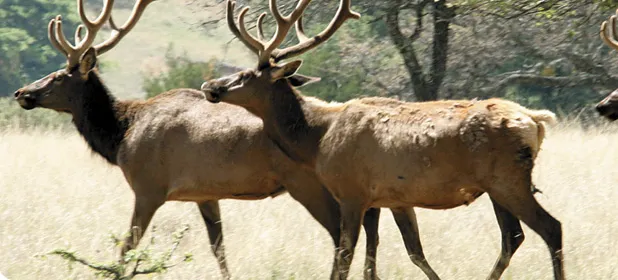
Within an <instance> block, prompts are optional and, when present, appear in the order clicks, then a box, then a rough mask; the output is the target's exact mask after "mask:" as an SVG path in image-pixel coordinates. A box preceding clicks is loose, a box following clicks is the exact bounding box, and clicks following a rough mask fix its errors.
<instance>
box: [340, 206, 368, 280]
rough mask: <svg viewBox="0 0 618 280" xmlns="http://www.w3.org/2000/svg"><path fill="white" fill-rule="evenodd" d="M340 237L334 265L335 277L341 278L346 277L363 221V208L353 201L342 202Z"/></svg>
mask: <svg viewBox="0 0 618 280" xmlns="http://www.w3.org/2000/svg"><path fill="white" fill-rule="evenodd" d="M340 206H341V238H340V242H339V248H338V249H339V250H338V252H337V255H336V256H335V258H336V265H337V274H336V275H335V279H337V280H343V279H347V278H348V273H349V271H350V265H351V264H352V259H353V258H354V248H355V247H356V242H358V235H359V233H360V227H361V224H362V223H363V216H364V212H365V209H363V207H361V206H359V205H358V204H355V203H350V204H347V203H342V204H341V205H340Z"/></svg>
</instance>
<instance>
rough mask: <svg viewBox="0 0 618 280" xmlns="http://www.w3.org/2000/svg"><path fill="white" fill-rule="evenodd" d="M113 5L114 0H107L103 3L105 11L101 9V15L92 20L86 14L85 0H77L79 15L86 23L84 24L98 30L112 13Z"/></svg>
mask: <svg viewBox="0 0 618 280" xmlns="http://www.w3.org/2000/svg"><path fill="white" fill-rule="evenodd" d="M113 6H114V0H106V1H105V2H104V3H103V11H101V13H100V14H99V16H98V17H97V18H96V19H95V20H93V21H90V20H89V19H88V17H87V16H86V11H85V9H84V0H77V10H78V13H79V17H80V19H81V20H82V22H83V23H84V26H86V28H87V29H88V30H93V29H96V30H98V29H99V28H101V26H103V24H105V22H106V21H107V19H108V18H109V16H110V15H111V14H112V7H113Z"/></svg>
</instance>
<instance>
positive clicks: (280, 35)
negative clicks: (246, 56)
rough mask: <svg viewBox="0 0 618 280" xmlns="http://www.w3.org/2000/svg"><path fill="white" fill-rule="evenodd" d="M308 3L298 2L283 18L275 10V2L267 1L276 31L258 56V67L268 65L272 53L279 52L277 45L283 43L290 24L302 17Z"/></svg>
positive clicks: (305, 1)
mask: <svg viewBox="0 0 618 280" xmlns="http://www.w3.org/2000/svg"><path fill="white" fill-rule="evenodd" d="M310 2H311V0H300V1H299V2H298V4H297V5H296V8H294V10H293V11H292V12H291V13H290V14H289V15H288V16H285V17H284V16H282V15H281V13H280V12H279V9H278V8H277V1H276V0H269V1H268V6H269V8H270V12H271V13H272V14H273V17H274V18H275V21H276V22H277V29H276V31H275V35H273V37H272V38H271V39H270V41H268V43H266V48H265V50H264V51H263V52H262V53H261V54H260V57H259V62H258V67H261V66H263V65H268V64H269V63H270V58H271V56H273V55H274V54H273V52H274V53H275V54H277V53H278V52H279V51H278V50H277V47H279V45H281V43H283V40H285V36H286V35H287V34H288V31H290V28H291V27H292V24H294V22H296V21H297V20H298V19H299V18H300V17H301V16H302V14H303V12H304V11H305V9H306V8H307V6H308V5H309V3H310ZM275 57H276V56H275Z"/></svg>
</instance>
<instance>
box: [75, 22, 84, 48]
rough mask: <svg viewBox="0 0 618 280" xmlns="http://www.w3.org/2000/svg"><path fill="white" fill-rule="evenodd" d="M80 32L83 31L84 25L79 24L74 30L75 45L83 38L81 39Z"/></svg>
mask: <svg viewBox="0 0 618 280" xmlns="http://www.w3.org/2000/svg"><path fill="white" fill-rule="evenodd" d="M82 30H84V25H83V24H80V25H78V26H77V28H75V44H79V42H81V41H82V40H83V39H84V38H83V37H82Z"/></svg>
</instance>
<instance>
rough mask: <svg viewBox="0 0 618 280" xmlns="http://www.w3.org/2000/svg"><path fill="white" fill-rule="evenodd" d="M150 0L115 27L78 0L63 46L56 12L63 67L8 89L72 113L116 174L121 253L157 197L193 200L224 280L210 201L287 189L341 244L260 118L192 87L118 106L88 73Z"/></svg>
mask: <svg viewBox="0 0 618 280" xmlns="http://www.w3.org/2000/svg"><path fill="white" fill-rule="evenodd" d="M151 2H152V0H138V1H137V2H136V4H135V7H134V9H133V12H132V14H131V16H130V17H129V19H128V20H127V22H126V23H125V24H124V25H122V26H120V27H119V26H117V25H116V24H115V23H114V21H113V20H112V16H111V11H112V6H113V1H111V0H107V1H105V4H104V6H103V11H102V13H101V14H100V15H99V16H98V17H97V19H95V20H94V21H90V20H89V19H88V18H87V17H86V15H85V14H84V6H83V3H82V1H79V0H78V1H77V4H78V10H79V15H80V17H81V19H82V21H83V26H84V27H85V28H86V30H87V33H86V36H85V38H82V36H81V31H82V29H83V28H84V27H82V26H80V27H78V30H76V35H75V40H76V41H75V45H72V44H70V43H69V42H68V41H67V40H66V39H65V36H64V34H63V31H62V21H61V18H60V16H58V17H57V18H55V19H53V20H51V22H50V23H49V26H48V35H49V39H50V41H51V43H52V45H53V46H54V47H56V48H57V49H58V50H59V51H60V52H62V53H64V54H65V55H66V57H67V65H66V68H64V69H61V70H59V71H57V72H54V73H51V74H49V75H48V76H46V77H44V78H42V79H40V80H38V81H36V82H34V83H32V84H30V85H28V86H26V87H24V88H21V89H19V90H18V91H16V92H15V98H16V100H17V101H18V102H19V104H20V105H21V106H22V107H23V108H24V109H28V110H29V109H33V108H36V107H41V108H49V109H53V110H56V111H59V112H66V113H69V114H71V115H72V116H73V123H74V124H75V126H76V128H77V130H78V131H79V133H80V134H81V135H82V136H83V138H84V139H85V140H86V142H87V143H88V145H89V147H90V148H91V149H92V150H93V151H94V152H96V153H97V154H99V155H100V156H102V157H104V158H105V159H106V160H107V161H108V162H109V163H110V164H113V165H117V166H119V167H120V168H121V170H122V172H123V174H124V176H125V178H126V180H127V182H128V183H129V185H130V186H131V188H132V190H133V192H134V194H135V208H134V212H133V217H132V219H131V228H134V227H137V228H138V229H139V231H138V232H133V231H131V232H132V234H137V236H135V239H134V237H133V236H130V237H128V238H127V239H126V241H125V246H124V247H123V249H122V254H124V253H125V252H126V251H127V250H129V249H131V248H134V247H135V246H137V243H138V242H139V239H140V238H141V231H144V230H146V228H147V227H148V224H149V223H150V220H151V218H152V216H153V215H154V213H155V211H156V210H157V209H158V208H159V207H160V206H161V205H162V204H163V203H165V201H169V200H179V201H194V202H197V204H198V206H199V210H200V212H201V214H202V217H203V219H204V222H205V224H206V227H207V231H208V235H209V238H210V243H211V245H212V250H213V253H214V255H215V256H216V258H217V260H218V263H219V266H220V270H221V273H222V275H223V277H224V278H230V274H229V272H228V268H227V264H226V260H225V254H224V249H223V234H222V232H221V227H222V225H221V222H220V220H221V219H220V213H219V204H218V200H220V199H244V200H257V199H262V198H266V197H274V196H276V195H278V194H281V193H283V192H284V191H285V190H287V191H289V193H290V195H291V196H292V197H293V198H294V199H296V200H297V201H299V202H300V203H301V204H302V205H303V206H304V207H305V208H306V209H307V210H308V211H309V212H310V213H311V215H312V216H313V217H314V218H315V219H316V220H317V221H318V222H319V223H320V224H321V225H322V226H324V227H325V228H326V230H327V231H328V232H329V234H330V235H331V237H332V238H333V241H334V243H335V245H336V246H339V240H340V238H339V234H340V217H339V215H340V211H339V205H338V203H337V202H336V201H335V200H334V199H333V197H332V195H331V194H330V193H329V192H328V191H327V190H326V189H325V188H324V187H323V186H322V185H321V184H320V182H319V181H318V179H317V177H316V176H315V174H314V173H313V172H312V171H311V172H309V171H308V170H306V169H305V168H302V167H301V166H299V165H298V164H296V163H294V162H293V161H291V160H289V159H288V158H287V156H285V155H284V154H283V153H282V152H281V150H280V149H279V148H278V147H276V146H275V145H274V144H273V143H272V141H270V140H269V139H268V137H267V135H266V134H265V133H264V132H263V128H262V121H261V120H260V119H258V118H256V117H255V116H253V115H251V114H250V113H248V112H247V111H246V110H244V109H242V108H240V107H237V106H233V105H227V106H220V105H213V104H211V103H209V102H207V101H206V100H205V96H204V93H202V92H201V91H199V90H193V89H177V90H172V91H169V92H167V93H163V94H161V95H159V96H157V97H154V98H151V99H149V100H146V101H119V100H116V99H115V98H114V97H113V96H112V95H111V94H110V93H109V91H108V90H107V89H106V87H105V86H104V84H103V82H102V81H101V79H100V78H99V75H98V74H97V72H96V62H97V55H100V54H103V53H105V52H106V51H109V50H110V49H111V48H113V47H114V46H115V45H116V44H117V43H118V42H119V41H120V39H122V38H123V37H124V36H125V35H126V34H127V33H128V32H129V31H130V30H131V29H132V28H133V27H134V26H135V24H136V23H137V21H138V20H139V18H140V16H141V15H142V13H143V12H144V9H145V8H146V6H147V5H148V4H150V3H151ZM105 22H109V24H110V27H111V28H112V31H113V33H112V35H111V37H110V38H109V39H107V40H105V41H103V42H101V43H99V44H97V45H95V46H94V47H93V46H92V44H93V42H94V39H95V36H96V34H97V32H98V31H99V29H101V28H102V26H103V25H104V23H105ZM287 79H288V81H290V82H291V83H293V84H294V83H298V81H301V80H304V79H305V78H304V77H303V76H300V75H295V76H290V77H288V78H287ZM284 187H285V189H284ZM393 214H394V216H395V219H396V221H397V223H398V225H399V226H400V229H401V232H402V236H403V238H404V241H405V242H406V248H407V249H408V251H409V253H410V255H413V256H414V258H413V260H415V262H416V263H417V264H418V265H419V266H421V268H423V270H424V271H429V273H433V270H431V268H430V267H429V266H428V265H427V263H426V261H425V258H424V256H423V252H422V250H421V248H420V246H418V245H417V244H420V241H419V237H418V232H417V228H416V225H415V224H414V223H413V222H414V219H411V218H409V217H408V216H410V215H413V214H414V213H413V212H405V211H398V212H397V211H396V212H393ZM411 217H412V216H411ZM378 219H379V209H371V210H369V211H367V213H366V216H365V221H366V222H365V224H364V226H365V230H366V232H367V258H366V270H365V277H366V278H370V279H374V278H376V269H375V257H376V248H377V245H378V232H377V226H378ZM134 240H136V241H137V242H135V243H134ZM333 271H334V270H333ZM428 275H432V274H428ZM433 275H435V273H433ZM434 279H437V276H435V278H434Z"/></svg>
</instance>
